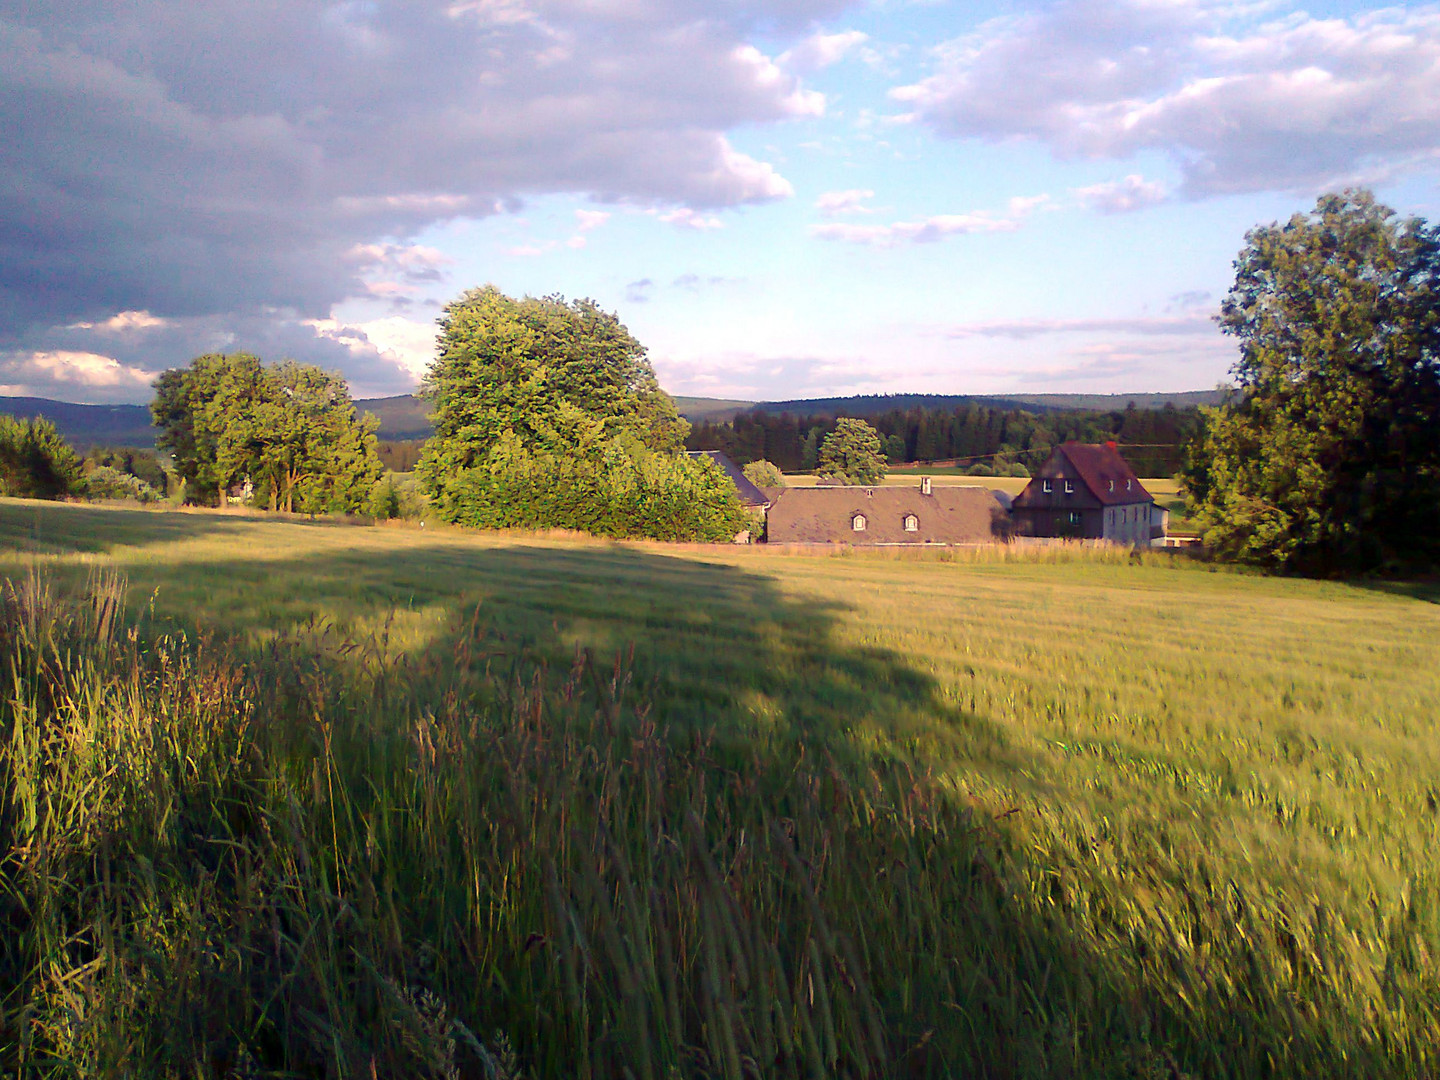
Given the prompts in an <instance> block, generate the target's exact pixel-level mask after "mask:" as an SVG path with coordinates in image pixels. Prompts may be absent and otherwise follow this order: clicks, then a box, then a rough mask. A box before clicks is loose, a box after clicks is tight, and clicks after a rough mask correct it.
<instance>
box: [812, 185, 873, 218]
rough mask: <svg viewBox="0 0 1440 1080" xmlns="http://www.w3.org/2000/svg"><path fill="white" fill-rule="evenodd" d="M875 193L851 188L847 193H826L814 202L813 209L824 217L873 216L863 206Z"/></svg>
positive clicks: (868, 209)
mask: <svg viewBox="0 0 1440 1080" xmlns="http://www.w3.org/2000/svg"><path fill="white" fill-rule="evenodd" d="M874 197H875V192H873V191H871V190H869V189H868V188H851V189H850V190H848V191H827V192H825V193H824V194H823V195H821V196H820V198H818V199H816V200H815V208H816V209H817V210H819V211H820V213H822V214H824V215H825V216H826V217H836V216H837V215H840V214H873V213H874V212H875V211H873V210H871V209H870V208H869V207H867V206H865V205H864V203H865V201H866V200H867V199H873V198H874Z"/></svg>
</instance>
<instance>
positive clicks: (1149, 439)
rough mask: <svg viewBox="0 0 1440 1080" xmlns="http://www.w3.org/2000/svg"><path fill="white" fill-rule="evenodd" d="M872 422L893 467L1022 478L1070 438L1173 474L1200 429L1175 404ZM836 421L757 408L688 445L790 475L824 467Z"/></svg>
mask: <svg viewBox="0 0 1440 1080" xmlns="http://www.w3.org/2000/svg"><path fill="white" fill-rule="evenodd" d="M867 419H868V421H869V423H870V424H871V426H873V427H874V429H875V430H876V431H877V432H878V433H879V434H880V438H881V440H882V449H883V451H884V453H885V456H886V457H887V459H888V460H889V462H890V463H891V464H893V465H899V464H903V463H905V462H913V461H946V460H952V459H959V460H961V461H962V462H967V463H975V464H981V465H984V466H986V467H988V468H990V469H992V470H994V471H996V472H999V473H1009V472H1012V471H1013V472H1019V471H1020V470H1019V469H1015V468H1013V467H1014V466H1028V467H1031V468H1033V467H1034V466H1036V465H1039V464H1040V463H1041V462H1042V461H1044V460H1045V457H1046V456H1047V455H1048V454H1049V453H1050V450H1051V448H1053V447H1054V446H1057V445H1058V444H1060V443H1062V442H1065V441H1066V440H1068V439H1076V440H1079V441H1081V442H1104V441H1106V440H1111V439H1114V440H1116V441H1119V442H1122V443H1125V444H1127V445H1128V446H1129V447H1131V448H1130V449H1127V451H1126V456H1127V457H1128V458H1129V459H1130V461H1131V464H1132V465H1134V467H1135V468H1136V469H1137V471H1139V472H1140V473H1141V475H1144V476H1172V475H1174V474H1175V473H1176V472H1177V471H1178V470H1179V469H1180V468H1181V467H1182V465H1183V464H1184V460H1185V446H1186V444H1187V443H1188V442H1189V441H1190V440H1191V439H1192V438H1194V436H1195V434H1196V432H1197V431H1198V430H1199V415H1198V414H1197V412H1196V410H1194V409H1177V408H1175V407H1174V406H1166V407H1165V408H1163V409H1136V408H1133V407H1132V408H1128V409H1125V410H1122V411H1119V412H1110V413H1096V412H1088V411H1082V410H1066V411H1063V412H1046V413H1032V412H1029V411H1026V410H1021V409H1001V408H995V407H992V406H988V405H980V404H968V405H962V406H959V407H956V408H950V409H938V408H925V407H912V408H906V409H892V410H887V411H886V412H882V413H878V414H876V415H874V416H870V417H867ZM837 423H838V420H837V419H836V418H833V417H831V416H828V415H818V416H797V415H794V414H790V413H779V414H772V413H766V412H764V411H760V410H753V411H750V412H744V413H741V414H740V415H738V416H736V417H735V418H734V419H733V420H731V421H726V422H715V423H703V424H698V425H696V427H695V429H694V430H693V431H692V432H691V433H690V438H689V440H688V443H687V445H688V446H689V447H690V448H691V449H694V450H723V451H725V453H727V454H729V455H730V456H731V457H732V458H734V459H735V460H736V461H737V462H740V463H741V464H745V463H747V462H750V461H758V460H761V459H764V460H767V461H773V462H774V463H775V464H777V465H779V466H780V467H781V468H782V469H784V470H785V471H787V472H801V471H805V472H808V471H810V470H813V469H817V468H818V467H819V463H820V448H821V446H822V445H823V444H824V441H825V436H826V435H828V434H830V433H831V432H832V431H834V430H835V427H836V425H837Z"/></svg>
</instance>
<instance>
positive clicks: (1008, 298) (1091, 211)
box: [0, 0, 1440, 403]
mask: <svg viewBox="0 0 1440 1080" xmlns="http://www.w3.org/2000/svg"><path fill="white" fill-rule="evenodd" d="M0 130H3V132H4V138H3V139H0V394H5V395H28V396H40V397H53V398H60V399H63V400H68V401H78V402H92V403H106V402H143V401H146V400H148V399H149V397H150V383H151V381H152V380H153V379H154V377H155V376H156V374H158V373H159V372H160V371H163V370H165V369H167V368H171V367H177V366H180V365H183V364H185V363H187V362H188V361H189V360H190V359H192V358H193V357H195V356H197V355H199V354H201V353H205V352H215V351H220V352H233V351H242V350H243V351H247V352H251V353H255V354H256V355H259V356H260V357H262V358H263V359H265V360H271V361H278V360H280V359H283V358H294V359H298V360H301V361H305V362H311V363H317V364H320V365H322V366H324V367H326V368H329V369H333V370H338V371H340V372H342V373H343V374H344V375H345V376H346V377H347V378H348V379H349V381H350V385H351V389H352V391H353V392H354V394H355V396H357V397H378V396H385V395H390V394H403V393H408V392H411V391H412V390H413V389H414V388H415V386H416V384H417V380H418V379H419V378H420V377H422V376H423V374H424V371H425V367H426V365H427V363H428V362H429V360H430V359H431V357H432V356H433V354H434V339H435V332H436V326H435V320H436V318H437V317H438V316H439V315H440V313H441V310H442V308H443V307H444V305H445V304H446V303H449V302H451V301H453V300H454V299H455V298H457V297H458V296H460V295H461V294H462V293H463V292H464V291H465V290H466V289H469V288H474V287H478V286H481V285H485V284H487V283H489V284H494V285H496V286H498V287H499V288H500V289H502V290H503V291H505V292H506V293H508V294H510V295H514V296H519V295H523V294H532V295H549V294H555V293H559V294H562V295H565V296H567V297H590V298H593V299H595V300H596V301H598V302H599V303H600V304H601V305H602V306H603V307H605V308H606V309H607V310H611V311H614V312H616V313H617V314H618V315H619V317H620V319H621V321H622V322H624V323H625V324H626V325H627V326H628V327H629V328H630V330H631V332H632V333H633V334H634V335H635V336H636V337H637V338H638V339H639V340H640V341H641V342H642V343H643V344H644V345H645V346H646V347H647V348H648V350H649V355H650V359H651V361H652V363H653V364H654V366H655V369H656V371H657V373H658V375H659V377H660V381H661V384H662V385H663V386H664V387H665V388H666V389H667V390H669V391H670V392H671V393H672V394H677V395H697V396H712V397H730V398H741V399H747V400H777V399H786V398H801V397H815V396H829V395H840V394H851V393H900V392H930V393H956V394H962V393H978V394H996V393H1019V392H1025V393H1053V392H1083V393H1127V392H1134V393H1139V392H1155V391H1178V390H1191V389H1204V388H1208V387H1213V386H1215V385H1217V384H1219V383H1222V382H1224V381H1226V379H1227V378H1228V372H1229V369H1230V367H1231V365H1232V364H1233V362H1234V359H1235V355H1236V350H1235V346H1234V343H1233V342H1232V341H1230V340H1228V339H1226V338H1225V337H1224V336H1223V335H1221V334H1220V333H1219V331H1218V330H1217V329H1216V327H1215V324H1214V322H1213V319H1212V317H1213V315H1214V314H1215V312H1216V310H1217V309H1218V306H1219V303H1220V301H1221V300H1222V298H1223V297H1224V295H1225V292H1226V291H1227V289H1228V288H1229V286H1230V283H1231V281H1232V279H1233V265H1232V264H1233V260H1234V259H1235V256H1236V254H1237V253H1238V252H1239V250H1240V248H1241V246H1242V245H1243V244H1244V240H1245V233H1246V231H1247V230H1248V229H1250V228H1253V227H1255V226H1256V225H1261V224H1268V223H1270V222H1273V221H1277V220H1281V221H1283V220H1284V219H1286V218H1288V217H1289V216H1290V215H1291V214H1293V213H1296V212H1303V211H1305V210H1307V209H1309V208H1310V207H1312V206H1313V205H1314V201H1315V198H1316V196H1317V195H1318V194H1320V193H1322V192H1325V191H1330V190H1339V189H1342V188H1345V187H1352V186H1366V187H1369V188H1371V189H1373V190H1374V191H1375V192H1376V194H1377V195H1378V196H1379V197H1380V199H1381V200H1382V201H1384V202H1385V203H1386V204H1387V205H1389V206H1391V207H1393V208H1395V209H1396V211H1397V212H1399V213H1401V214H1403V215H1420V216H1422V217H1426V218H1430V219H1434V218H1435V216H1436V215H1437V213H1440V192H1437V180H1440V8H1435V7H1421V6H1394V7H1387V8H1383V9H1382V8H1376V7H1375V6H1374V5H1373V4H1359V3H1353V2H1346V0H1329V2H1326V3H1319V4H1310V5H1308V6H1306V7H1300V6H1295V5H1292V4H1287V3H1284V2H1278V0H1276V2H1270V0H1257V2H1247V0H1234V2H1211V0H1060V2H1054V3H1027V2H1022V0H991V2H984V3H966V4H961V3H947V2H944V0H927V2H913V0H911V2H906V0H868V2H846V0H782V2H775V3H747V2H745V0H711V2H708V3H702V2H700V0H344V2H340V3H323V2H311V0H259V2H257V0H207V2H206V3H203V4H200V3H195V2H194V0H144V2H141V0H109V2H99V0H66V3H63V4H58V3H55V4H35V3H33V2H31V0H0Z"/></svg>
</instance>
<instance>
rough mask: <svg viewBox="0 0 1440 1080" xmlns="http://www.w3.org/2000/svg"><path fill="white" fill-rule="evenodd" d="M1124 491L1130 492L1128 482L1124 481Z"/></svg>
mask: <svg viewBox="0 0 1440 1080" xmlns="http://www.w3.org/2000/svg"><path fill="white" fill-rule="evenodd" d="M1125 490H1126V491H1129V490H1130V481H1129V480H1126V481H1125Z"/></svg>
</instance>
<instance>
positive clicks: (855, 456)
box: [819, 417, 886, 484]
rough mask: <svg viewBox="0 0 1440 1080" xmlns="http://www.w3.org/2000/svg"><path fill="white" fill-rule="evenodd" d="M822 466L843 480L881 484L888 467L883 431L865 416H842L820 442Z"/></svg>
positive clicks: (824, 472) (822, 470) (822, 471)
mask: <svg viewBox="0 0 1440 1080" xmlns="http://www.w3.org/2000/svg"><path fill="white" fill-rule="evenodd" d="M819 468H820V475H821V476H824V477H827V478H828V479H830V480H834V481H837V482H839V483H841V484H878V483H879V482H880V481H881V480H882V479H884V477H885V471H886V466H885V454H884V452H883V451H882V450H881V447H880V436H879V434H878V433H877V432H876V431H875V429H874V428H872V427H871V426H870V425H869V424H867V423H866V422H865V421H864V420H854V419H851V418H849V417H842V418H841V419H839V420H837V421H835V430H834V431H832V432H830V434H829V435H826V436H825V441H824V442H823V443H821V444H820V462H819Z"/></svg>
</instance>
